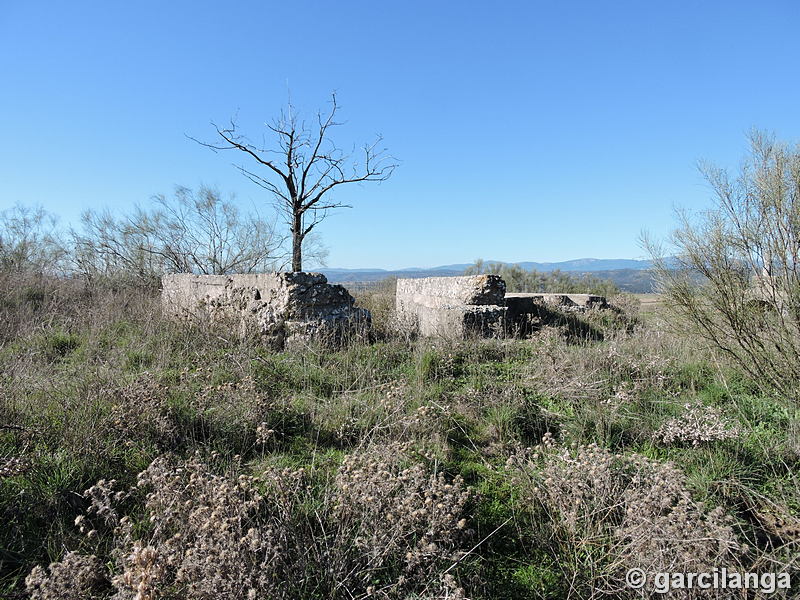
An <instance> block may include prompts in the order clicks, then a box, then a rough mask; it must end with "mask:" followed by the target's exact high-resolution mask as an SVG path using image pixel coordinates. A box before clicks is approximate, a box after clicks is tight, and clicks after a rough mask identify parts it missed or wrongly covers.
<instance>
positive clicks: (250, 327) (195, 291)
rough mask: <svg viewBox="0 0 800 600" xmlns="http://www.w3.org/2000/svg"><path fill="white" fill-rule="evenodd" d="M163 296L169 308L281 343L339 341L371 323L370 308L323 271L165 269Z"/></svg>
mask: <svg viewBox="0 0 800 600" xmlns="http://www.w3.org/2000/svg"><path fill="white" fill-rule="evenodd" d="M161 299H162V306H163V309H164V311H165V313H166V314H171V315H175V316H178V317H182V318H188V319H196V320H202V321H205V322H212V323H213V322H216V323H221V322H225V323H229V324H230V325H231V326H232V327H233V328H234V329H235V331H236V333H237V334H238V335H241V336H249V335H257V336H259V337H261V338H263V339H264V341H265V342H268V343H270V344H272V345H274V346H276V347H278V348H283V347H286V346H291V345H294V344H297V343H303V342H307V341H309V340H312V339H316V340H321V341H340V340H341V338H342V336H343V335H348V334H355V333H364V332H365V331H366V329H367V328H368V327H369V323H370V314H369V311H367V310H364V309H360V308H355V307H354V299H353V297H352V296H351V295H350V294H349V293H348V291H347V290H346V289H345V288H344V287H342V286H341V285H332V284H329V283H328V280H327V279H326V278H325V276H324V275H322V274H321V273H306V272H297V273H258V274H248V275H193V274H176V275H166V276H164V277H163V279H162V292H161Z"/></svg>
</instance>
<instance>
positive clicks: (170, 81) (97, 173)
mask: <svg viewBox="0 0 800 600" xmlns="http://www.w3.org/2000/svg"><path fill="white" fill-rule="evenodd" d="M799 26H800V3H798V2H796V0H787V1H777V0H773V1H769V0H768V1H759V2H754V1H747V2H745V1H731V0H728V1H722V0H720V1H708V2H697V1H692V2H689V1H685V2H666V1H665V2H653V1H643V0H636V1H611V0H608V1H606V2H600V1H597V0H591V1H582V2H551V1H529V2H497V3H489V2H465V1H461V2H417V1H405V2H393V3H389V2H347V1H343V2H335V3H334V2H291V1H283V2H267V1H258V2H256V1H253V2H230V3H227V4H225V5H224V4H223V3H221V2H203V1H196V0H193V1H191V2H189V1H170V2H163V1H161V2H150V1H139V2H125V3H122V2H82V1H80V0H76V1H75V2H37V1H35V0H30V1H28V2H19V1H13V0H0V73H2V84H0V85H2V88H0V126H1V127H2V129H1V131H2V144H0V181H2V196H0V209H2V208H6V207H8V206H11V205H13V204H15V203H17V202H19V203H23V204H41V205H42V206H44V207H45V208H46V209H48V210H50V211H52V212H55V213H58V214H59V215H61V216H62V218H63V220H64V221H65V222H66V223H69V222H71V221H74V220H76V219H77V217H78V215H79V214H80V212H81V210H83V209H84V208H87V207H93V208H101V207H115V208H119V209H120V210H125V209H126V208H129V207H131V206H133V205H134V204H135V203H137V202H139V203H142V202H144V203H146V202H147V201H148V199H149V198H150V197H151V196H152V195H153V194H156V193H170V191H171V190H172V189H173V187H174V186H175V185H176V184H181V185H185V186H189V187H195V186H198V185H199V184H201V183H206V184H209V185H213V186H217V187H219V188H220V190H222V191H223V192H225V193H228V192H232V193H235V194H236V195H237V198H238V200H239V202H241V203H242V205H243V206H252V205H258V206H264V205H265V203H268V202H270V199H269V197H268V196H267V194H266V192H265V191H264V190H262V189H261V188H258V187H256V186H255V185H254V184H252V183H250V182H249V181H248V180H246V179H244V178H243V176H242V175H241V174H239V173H238V172H237V171H236V170H235V169H234V168H233V166H232V163H233V162H235V161H238V160H239V159H240V157H238V156H235V155H234V154H233V153H222V154H214V153H212V152H210V151H209V150H207V149H205V148H202V147H200V146H198V145H197V144H196V143H194V142H192V141H190V140H188V139H187V138H186V137H185V134H188V135H193V136H196V137H201V138H206V139H209V140H211V139H213V135H212V134H213V130H212V128H211V126H210V122H211V121H212V120H214V121H217V122H224V121H225V120H226V119H228V118H230V117H231V116H232V115H233V114H234V113H237V111H238V115H239V122H240V125H241V126H242V128H243V130H244V131H246V132H247V133H249V134H250V135H251V136H252V137H254V138H257V137H259V136H260V135H261V133H262V125H263V123H264V122H265V121H268V120H271V119H272V118H273V117H274V116H275V115H276V114H277V112H278V111H279V109H280V107H281V105H282V104H283V103H284V102H285V101H286V97H287V89H291V94H292V99H293V101H294V104H295V105H296V106H297V107H299V108H301V109H303V110H305V111H307V112H308V113H310V114H313V112H314V111H315V110H316V109H317V108H319V107H325V105H326V104H325V103H326V102H327V100H328V96H329V94H330V92H331V91H333V90H336V91H337V93H338V98H339V101H340V104H341V115H342V117H343V118H344V119H346V120H347V125H346V126H345V127H342V128H340V129H339V130H338V132H337V136H338V137H337V140H338V141H339V142H340V144H342V145H345V146H349V145H352V144H353V143H360V142H363V141H366V140H367V139H370V138H371V137H373V136H374V134H376V133H381V134H383V136H384V138H385V143H386V145H387V146H388V147H389V149H390V150H391V151H392V153H393V154H394V155H395V156H396V157H398V158H399V159H400V160H401V166H400V168H399V169H398V170H397V171H396V173H395V175H394V177H392V179H390V180H389V181H388V182H386V183H383V184H380V185H374V184H372V185H365V186H362V187H358V186H356V187H351V188H350V189H346V188H341V189H342V191H341V193H340V194H339V196H337V199H339V200H342V201H344V202H347V203H351V204H353V205H354V208H353V209H351V210H342V211H340V212H338V213H337V214H334V215H332V216H330V217H329V218H328V220H327V221H325V222H324V223H323V224H322V225H320V227H319V232H320V234H321V235H322V237H323V240H324V242H325V243H326V244H327V245H328V246H329V248H330V256H329V259H328V263H329V265H330V266H336V267H367V266H370V267H384V268H396V267H408V266H435V265H440V264H447V263H454V262H469V261H471V260H472V259H474V258H477V257H483V258H486V259H498V260H506V261H524V260H533V261H558V260H567V259H572V258H580V257H599V258H631V257H638V256H641V255H642V254H643V251H642V250H641V249H640V248H639V246H638V244H637V237H638V235H639V233H640V231H642V230H643V229H646V230H649V231H651V232H652V233H654V234H656V235H657V236H661V235H664V234H666V233H667V232H668V231H669V230H670V229H671V227H672V226H673V224H674V218H673V208H674V207H675V206H680V207H687V208H690V209H700V208H703V207H706V206H708V205H709V202H710V193H709V190H708V188H707V187H706V186H705V184H704V182H703V180H702V178H701V177H700V175H699V173H698V171H697V169H696V166H695V165H696V161H697V160H698V159H700V158H706V159H710V160H712V161H714V162H716V163H718V164H721V165H727V166H732V167H736V165H737V164H738V161H739V159H740V157H741V156H742V155H743V153H744V152H745V150H746V139H745V135H746V133H747V131H748V130H749V129H750V128H752V127H758V128H763V129H767V130H770V131H774V132H775V133H776V134H777V135H778V137H780V138H782V139H785V140H791V141H795V140H798V139H800V111H798V107H800V77H798V72H800V69H799V67H800V35H798V31H799V30H800V27H799Z"/></svg>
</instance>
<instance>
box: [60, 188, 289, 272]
mask: <svg viewBox="0 0 800 600" xmlns="http://www.w3.org/2000/svg"><path fill="white" fill-rule="evenodd" d="M81 220H82V224H83V231H82V232H77V231H73V234H72V237H73V243H74V247H75V249H74V259H73V260H74V263H75V268H76V270H77V271H78V272H79V273H81V274H83V275H84V276H85V277H87V278H88V279H90V280H92V279H97V278H104V277H114V278H117V279H120V278H122V279H124V278H132V279H134V280H137V281H145V282H152V281H154V280H156V279H157V278H158V277H160V276H161V275H162V274H164V273H203V274H214V275H220V274H226V273H251V272H256V271H268V270H272V269H274V268H275V266H276V265H277V264H279V262H280V256H281V252H282V251H281V250H280V246H281V243H282V240H281V239H280V238H279V237H278V236H277V235H276V234H275V230H274V222H273V221H272V220H269V219H265V218H262V217H261V216H259V215H258V214H242V213H241V211H240V210H239V208H238V207H237V205H236V203H235V202H234V200H233V198H229V199H226V198H223V197H222V196H221V195H220V193H219V192H218V191H216V190H214V189H211V188H208V187H201V188H200V189H199V190H198V191H197V192H194V191H192V190H190V189H188V188H185V187H178V188H176V191H175V195H174V197H173V198H167V197H165V196H163V195H162V196H156V197H155V198H154V204H153V207H152V208H141V207H139V208H136V209H135V210H134V211H133V212H132V213H130V214H127V215H122V216H115V215H114V214H112V213H110V212H109V211H105V212H96V211H91V210H89V211H86V212H85V213H84V214H83V215H82V218H81Z"/></svg>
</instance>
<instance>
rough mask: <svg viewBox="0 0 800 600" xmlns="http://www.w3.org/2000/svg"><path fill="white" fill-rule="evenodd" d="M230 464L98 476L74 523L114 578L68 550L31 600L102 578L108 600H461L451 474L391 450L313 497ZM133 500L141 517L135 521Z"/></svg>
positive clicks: (32, 582) (462, 490)
mask: <svg viewBox="0 0 800 600" xmlns="http://www.w3.org/2000/svg"><path fill="white" fill-rule="evenodd" d="M217 459H218V457H215V456H213V455H212V462H215V461H216V462H218V460H217ZM240 469H241V465H240V464H239V463H238V462H237V461H236V460H234V462H233V464H232V465H230V466H229V469H228V470H227V471H225V472H217V471H216V470H215V469H214V468H212V467H211V466H210V464H209V463H207V462H205V461H203V460H201V458H200V456H199V455H195V457H194V458H191V459H189V460H188V461H185V462H180V461H176V460H174V459H170V458H168V457H160V458H158V459H156V460H155V461H153V463H152V464H151V465H150V466H149V467H148V468H147V469H146V470H145V471H143V472H142V473H140V474H139V477H138V481H137V484H136V485H135V486H134V487H133V488H131V489H129V490H118V489H117V484H116V482H114V481H99V482H98V483H97V484H96V485H95V486H93V487H92V488H90V489H89V490H87V491H86V494H85V497H86V499H87V500H88V502H89V509H88V511H87V514H86V515H85V516H80V517H78V519H76V525H77V526H78V527H79V528H80V530H81V531H83V532H84V533H86V534H87V535H88V536H89V538H90V539H96V538H97V537H98V531H106V532H110V533H111V537H112V538H113V540H114V547H113V550H112V553H111V557H112V558H113V559H114V561H115V563H116V567H115V569H114V572H113V573H109V572H106V570H105V568H104V567H103V566H102V564H101V563H100V562H99V561H98V560H97V559H96V558H94V557H93V556H92V557H90V556H83V555H79V554H76V553H70V554H67V555H66V556H65V558H64V559H63V560H62V561H61V562H59V563H54V564H53V565H51V567H50V570H49V573H47V572H45V571H44V570H43V569H41V568H40V567H37V568H35V569H34V570H33V571H32V572H31V574H30V575H29V577H28V580H27V585H28V590H29V592H31V593H32V594H34V597H36V598H41V599H42V600H46V599H51V598H52V599H55V598H73V597H75V598H77V597H87V598H88V597H92V596H91V595H85V596H81V595H80V594H81V593H83V594H88V592H87V590H92V589H94V588H93V586H96V585H99V583H98V582H107V585H110V586H111V587H113V590H114V595H113V597H114V598H115V599H116V600H124V599H134V598H135V599H136V600H155V599H157V598H173V597H174V598H178V597H180V598H186V599H202V600H211V599H218V598H230V599H240V598H280V599H289V598H298V597H326V598H353V597H361V598H363V597H365V596H372V597H379V598H404V597H408V595H409V594H420V595H421V597H429V598H434V597H449V598H457V597H462V596H461V595H462V594H463V592H462V590H461V589H460V588H459V586H458V585H457V584H456V582H455V579H454V578H453V576H452V575H448V573H447V571H448V570H449V568H452V567H453V566H454V565H456V564H457V563H458V562H459V561H460V560H461V559H462V558H463V557H464V553H463V552H462V551H460V550H459V548H460V546H461V543H462V542H463V541H465V540H466V538H467V536H468V535H469V534H470V531H469V528H468V527H467V519H466V517H465V514H466V513H465V511H466V505H467V503H468V501H469V498H470V494H469V492H468V491H467V490H466V487H465V486H464V483H463V482H462V481H461V480H460V479H459V478H456V479H455V480H448V479H447V478H445V477H444V476H443V475H442V474H441V473H433V474H431V473H429V472H428V471H427V470H426V469H425V468H424V467H423V466H421V465H419V464H416V463H413V462H411V461H410V459H409V455H408V453H407V451H406V450H405V449H404V448H402V447H400V446H396V445H394V446H389V447H385V446H384V447H375V448H371V449H367V450H365V451H362V452H360V453H356V454H354V455H351V456H350V457H348V458H346V459H345V462H344V464H343V465H342V466H341V468H340V469H339V470H338V472H337V474H336V476H335V478H334V480H333V481H332V482H330V483H331V485H330V486H325V487H323V488H322V489H321V490H317V491H314V490H312V488H311V486H310V483H311V477H312V476H313V474H312V473H310V472H309V471H307V470H306V469H304V468H300V469H288V468H284V469H278V468H267V469H266V470H265V471H264V472H263V473H262V474H261V475H259V476H251V475H245V474H241V472H240ZM237 472H238V473H240V474H238V475H237ZM137 499H138V500H137ZM138 503H141V505H142V508H143V511H142V512H141V513H140V512H139V511H132V512H131V511H130V507H135V506H138V505H139V504H138ZM126 506H127V507H128V513H127V514H126V513H125V512H124V510H123V509H124V507H126ZM138 515H141V516H138ZM378 523H380V526H378V527H376V524H378ZM69 579H75V581H77V583H78V586H77V588H76V589H77V590H78V591H76V592H75V593H74V594H73V595H68V593H67V592H65V591H64V590H66V587H65V586H66V585H67V584H66V582H67V581H68V580H69ZM69 593H72V592H69ZM36 594H38V595H36ZM75 594H78V595H75Z"/></svg>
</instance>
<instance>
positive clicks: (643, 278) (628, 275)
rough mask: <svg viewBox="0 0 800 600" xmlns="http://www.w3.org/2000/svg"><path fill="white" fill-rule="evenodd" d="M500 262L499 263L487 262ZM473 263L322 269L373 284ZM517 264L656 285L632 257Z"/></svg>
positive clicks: (645, 265) (627, 284) (457, 271)
mask: <svg viewBox="0 0 800 600" xmlns="http://www.w3.org/2000/svg"><path fill="white" fill-rule="evenodd" d="M484 262H487V263H488V262H500V261H484ZM472 264H473V263H459V264H453V265H442V266H439V267H429V268H421V267H409V268H406V269H395V270H388V269H370V268H365V269H321V271H322V272H323V273H324V274H325V276H326V277H327V278H328V281H330V282H331V283H343V284H347V283H355V282H358V283H370V282H374V281H380V280H381V279H386V278H387V277H411V278H416V277H447V276H454V275H463V273H464V270H465V269H467V267H470V266H472ZM507 264H517V265H519V266H520V267H522V268H523V269H526V270H528V271H545V272H547V271H556V270H558V271H564V272H569V273H575V274H591V275H594V276H595V277H600V278H601V279H610V280H611V281H613V282H614V283H616V284H617V286H618V287H619V288H620V289H621V290H623V291H627V292H635V293H647V292H650V291H652V288H653V282H652V277H651V276H650V273H649V271H648V270H649V269H650V268H651V267H652V262H651V261H649V260H635V259H629V258H578V259H575V260H566V261H563V262H541V263H540V262H530V261H526V262H519V263H507Z"/></svg>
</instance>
